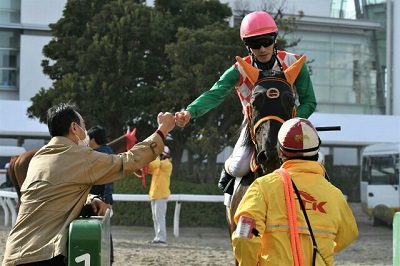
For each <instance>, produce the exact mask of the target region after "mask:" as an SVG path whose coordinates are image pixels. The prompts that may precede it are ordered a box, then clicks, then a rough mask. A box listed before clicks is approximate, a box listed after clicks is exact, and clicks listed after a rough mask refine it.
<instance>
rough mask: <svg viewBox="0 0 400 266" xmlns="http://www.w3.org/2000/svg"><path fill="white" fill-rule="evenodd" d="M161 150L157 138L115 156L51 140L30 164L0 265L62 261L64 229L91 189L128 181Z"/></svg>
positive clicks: (155, 135) (64, 248) (160, 139)
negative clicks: (55, 259)
mask: <svg viewBox="0 0 400 266" xmlns="http://www.w3.org/2000/svg"><path fill="white" fill-rule="evenodd" d="M163 149H164V143H163V140H162V138H161V137H160V136H159V135H158V134H157V133H154V134H152V135H151V136H150V137H149V138H147V139H146V140H144V141H143V142H141V143H138V144H136V145H135V146H134V147H133V148H132V149H131V150H129V151H127V152H125V153H121V154H119V155H108V154H104V153H99V152H96V151H94V150H93V149H91V148H89V147H81V146H78V145H76V144H75V143H74V142H72V141H71V140H70V139H68V138H66V137H54V138H52V139H51V141H50V142H49V144H48V145H45V146H44V147H43V148H42V149H40V150H39V151H38V152H37V153H36V154H35V156H34V157H33V159H32V160H31V162H30V165H29V169H28V174H27V177H26V180H25V182H24V183H23V185H22V188H21V193H22V196H21V206H20V209H19V212H18V217H17V220H16V223H15V225H14V226H13V228H12V230H11V232H10V235H9V237H8V239H7V243H6V249H5V253H4V260H3V265H4V266H9V265H18V264H23V263H29V262H34V261H42V260H48V259H51V258H53V257H55V256H57V255H59V254H62V255H64V256H67V254H68V251H67V239H68V227H69V224H70V223H71V221H72V220H74V219H75V218H77V217H78V215H79V213H80V211H81V209H82V207H83V205H84V204H85V202H86V201H87V198H88V195H89V191H90V189H91V186H92V185H95V184H96V185H99V184H106V183H111V182H115V181H117V180H119V179H122V178H124V177H127V176H128V175H130V174H132V172H133V171H137V170H139V169H140V168H142V167H143V166H146V165H147V164H148V163H149V162H151V161H153V160H154V159H156V158H157V156H159V155H160V154H161V152H162V151H163Z"/></svg>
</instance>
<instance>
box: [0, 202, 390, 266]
mask: <svg viewBox="0 0 400 266" xmlns="http://www.w3.org/2000/svg"><path fill="white" fill-rule="evenodd" d="M350 207H351V208H352V210H353V212H354V215H355V217H356V219H357V223H358V227H359V237H358V239H357V240H356V241H355V242H354V243H353V244H352V245H351V246H350V247H348V248H347V249H345V250H344V251H342V252H341V253H339V254H337V255H336V256H335V265H371V266H372V265H374V266H381V265H392V256H393V255H392V253H393V251H392V243H393V240H392V239H393V237H392V229H391V228H390V227H372V226H371V225H369V222H368V217H367V216H366V215H365V214H363V212H362V210H361V206H360V204H359V203H350ZM1 212H2V211H0V213H1ZM3 221H4V218H3V216H0V224H1V225H0V256H1V259H2V257H3V254H4V245H5V241H6V238H7V235H8V232H9V230H10V227H5V226H4V223H3ZM171 226H172V225H171ZM111 229H112V236H113V240H114V252H115V263H114V264H113V265H115V266H127V265H132V266H136V265H163V266H169V265H171V266H177V265H193V266H197V265H199V266H200V265H209V266H211V265H215V266H217V265H218V266H219V265H221V266H222V265H234V259H233V255H232V252H231V245H230V242H229V236H228V231H227V229H225V228H222V229H220V228H180V231H179V237H174V236H173V234H172V227H171V228H168V244H166V245H163V244H149V243H148V241H149V240H151V239H152V238H153V228H150V227H128V226H112V227H111Z"/></svg>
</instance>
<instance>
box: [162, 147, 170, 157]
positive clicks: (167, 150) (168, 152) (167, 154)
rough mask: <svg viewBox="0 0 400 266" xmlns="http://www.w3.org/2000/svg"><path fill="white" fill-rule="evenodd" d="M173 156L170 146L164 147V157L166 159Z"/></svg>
mask: <svg viewBox="0 0 400 266" xmlns="http://www.w3.org/2000/svg"><path fill="white" fill-rule="evenodd" d="M170 154H171V152H170V150H169V148H168V146H164V151H163V152H162V155H164V156H165V157H169V156H170Z"/></svg>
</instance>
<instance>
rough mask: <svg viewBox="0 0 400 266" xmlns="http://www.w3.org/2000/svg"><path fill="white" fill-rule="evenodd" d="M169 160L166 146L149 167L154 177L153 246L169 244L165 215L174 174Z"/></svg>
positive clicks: (152, 204) (151, 189)
mask: <svg viewBox="0 0 400 266" xmlns="http://www.w3.org/2000/svg"><path fill="white" fill-rule="evenodd" d="M169 158H170V150H169V148H168V147H167V146H165V147H164V151H163V152H162V153H161V155H160V156H159V157H158V158H157V159H155V160H154V161H152V162H151V163H150V164H149V165H148V173H149V174H151V175H152V177H151V185H150V191H149V197H150V201H151V213H152V217H153V224H154V233H155V237H154V239H153V240H152V241H150V243H152V244H166V243H167V229H166V223H165V215H166V213H167V203H168V198H169V196H170V194H171V191H170V188H169V185H170V180H171V174H172V163H171V161H170V160H169Z"/></svg>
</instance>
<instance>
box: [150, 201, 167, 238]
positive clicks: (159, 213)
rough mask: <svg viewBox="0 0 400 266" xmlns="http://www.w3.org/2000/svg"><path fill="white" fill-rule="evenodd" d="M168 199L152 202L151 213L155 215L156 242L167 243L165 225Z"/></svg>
mask: <svg viewBox="0 0 400 266" xmlns="http://www.w3.org/2000/svg"><path fill="white" fill-rule="evenodd" d="M167 202H168V199H167V198H164V199H156V200H152V201H151V213H152V215H153V224H154V233H155V237H154V240H155V241H164V242H167V228H166V225H165V215H166V213H167Z"/></svg>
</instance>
